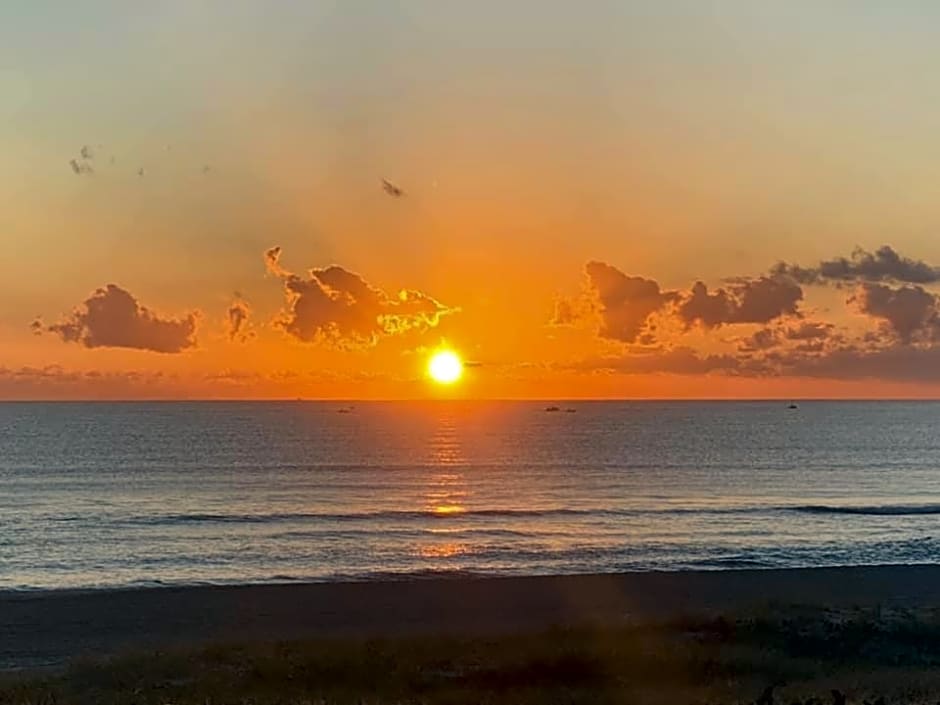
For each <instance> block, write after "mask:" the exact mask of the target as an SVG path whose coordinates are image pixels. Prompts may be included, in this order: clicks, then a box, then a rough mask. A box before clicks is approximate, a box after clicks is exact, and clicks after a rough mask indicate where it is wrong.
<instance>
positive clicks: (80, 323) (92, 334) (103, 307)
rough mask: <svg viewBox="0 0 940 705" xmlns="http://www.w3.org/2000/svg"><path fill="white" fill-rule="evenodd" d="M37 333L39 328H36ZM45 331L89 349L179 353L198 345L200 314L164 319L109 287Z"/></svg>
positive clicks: (113, 286) (116, 287) (116, 289)
mask: <svg viewBox="0 0 940 705" xmlns="http://www.w3.org/2000/svg"><path fill="white" fill-rule="evenodd" d="M34 330H35V326H34ZM45 330H46V331H47V332H50V333H54V334H56V335H58V336H59V337H60V338H61V339H62V340H64V341H65V342H67V343H79V344H81V345H84V346H85V347H86V348H102V347H113V348H133V349H136V350H150V351H152V352H160V353H178V352H182V351H183V350H187V349H189V348H192V347H194V346H195V345H196V314H195V313H189V314H187V315H185V316H184V317H182V318H161V317H160V316H158V315H157V314H156V313H154V312H153V311H151V310H150V309H148V308H146V307H144V306H141V305H140V304H139V303H138V302H137V299H135V298H134V297H133V296H132V295H131V294H130V293H129V292H127V291H125V290H124V289H122V288H121V287H119V286H115V285H114V284H108V286H107V287H105V288H104V289H98V290H97V291H95V293H93V294H92V295H91V296H90V297H88V299H86V300H85V301H84V302H83V303H82V304H81V305H80V306H79V307H78V308H76V309H75V310H74V311H73V312H72V313H71V314H70V315H68V316H66V317H65V318H64V319H63V320H61V321H60V322H59V323H54V324H52V325H49V326H46V327H45Z"/></svg>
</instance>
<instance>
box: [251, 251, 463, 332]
mask: <svg viewBox="0 0 940 705" xmlns="http://www.w3.org/2000/svg"><path fill="white" fill-rule="evenodd" d="M280 256H281V248H279V247H272V248H271V249H269V250H267V251H266V252H265V254H264V257H265V263H266V264H267V268H268V271H269V272H270V273H271V274H274V275H275V276H277V277H278V278H280V279H281V280H282V281H283V282H284V290H285V295H286V298H287V306H286V308H285V309H284V310H283V311H282V313H281V315H280V316H279V317H278V319H277V320H276V321H275V324H276V325H277V326H279V327H280V328H283V329H284V330H285V331H286V332H287V333H288V334H289V335H291V336H292V337H294V338H296V339H297V340H301V341H304V342H319V341H323V342H327V343H332V344H335V345H339V346H341V347H346V346H363V345H374V344H375V343H376V342H377V341H378V340H379V339H380V338H381V337H383V336H390V335H397V334H401V333H405V332H408V331H419V332H420V331H424V330H427V329H429V328H433V327H435V326H437V325H438V323H439V322H440V319H441V317H442V316H445V315H447V314H450V313H454V312H456V310H457V309H454V308H449V307H447V306H445V305H443V304H441V303H440V302H438V301H436V300H435V299H433V298H432V297H430V296H428V295H427V294H425V293H423V292H420V291H416V290H414V289H402V290H401V291H399V292H398V294H397V296H389V295H388V294H386V293H385V292H384V291H382V290H381V289H378V288H376V287H373V286H371V285H370V284H369V283H368V282H366V281H365V280H364V279H363V278H362V277H360V276H359V275H358V274H355V273H353V272H350V271H348V270H346V269H343V268H342V267H339V266H337V265H333V266H330V267H326V268H324V269H311V270H309V272H308V273H307V276H305V277H303V276H299V275H297V274H293V273H292V272H289V271H287V270H286V269H284V268H283V267H282V266H281V264H280Z"/></svg>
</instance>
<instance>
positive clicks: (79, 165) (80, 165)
mask: <svg viewBox="0 0 940 705" xmlns="http://www.w3.org/2000/svg"><path fill="white" fill-rule="evenodd" d="M69 166H70V167H72V173H73V174H75V175H76V176H81V175H82V174H94V173H95V170H94V169H93V168H92V167H91V164H88V163H87V162H85V161H79V160H78V159H69Z"/></svg>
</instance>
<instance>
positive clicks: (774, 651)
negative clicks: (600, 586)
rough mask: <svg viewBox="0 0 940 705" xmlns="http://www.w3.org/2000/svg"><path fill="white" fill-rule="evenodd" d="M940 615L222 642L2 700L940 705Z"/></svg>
mask: <svg viewBox="0 0 940 705" xmlns="http://www.w3.org/2000/svg"><path fill="white" fill-rule="evenodd" d="M938 666H940V619H938V615H937V614H936V613H933V612H923V611H922V612H919V613H917V614H914V613H904V612H897V613H891V614H884V613H881V612H873V611H864V610H858V611H852V612H841V613H832V612H826V611H820V610H813V611H805V610H804V611H801V610H796V609H792V608H790V609H780V610H776V611H765V612H764V613H762V614H757V615H739V616H736V617H727V618H716V619H707V620H693V619H686V620H679V621H674V622H671V623H668V624H653V625H638V626H623V627H616V628H609V629H596V628H592V629H582V630H556V631H549V632H542V633H538V634H526V635H515V636H502V637H491V638H484V637H474V638H458V637H436V638H433V637H422V638H392V639H379V640H313V641H293V642H279V643H251V644H214V645H210V646H201V647H191V648H182V647H181V648H179V649H176V650H172V651H163V652H153V653H130V654H124V655H120V656H116V657H111V658H107V659H100V660H83V661H79V662H75V663H73V664H71V665H70V666H69V667H68V668H67V669H65V670H63V671H61V672H56V673H46V674H18V675H8V676H6V677H5V678H3V679H0V703H2V704H7V703H9V704H13V703H16V704H18V705H20V704H22V705H25V704H26V703H29V704H36V705H38V704H52V703H55V704H56V705H59V704H63V703H96V704H99V703H100V704H102V705H107V704H110V703H140V704H142V705H146V704H151V703H152V704H154V705H158V704H159V705H163V704H165V703H180V704H183V703H194V704H195V703H198V705H207V704H208V703H213V704H220V703H239V704H245V703H255V704H258V705H261V704H268V703H271V704H273V703H284V704H287V703H296V704H299V703H350V704H353V703H355V704H356V705H358V704H359V703H374V704H375V705H379V704H385V703H388V704H392V703H427V704H428V705H430V704H437V703H448V704H453V705H463V704H470V703H474V704H476V703H488V704H492V705H500V704H502V703H513V704H517V703H518V704H520V705H525V704H527V703H565V704H579V703H585V704H587V703H591V704H597V705H603V704H605V703H611V704H613V703H639V704H642V703H650V704H659V703H663V704H665V703H689V704H690V705H691V704H694V703H701V704H702V705H705V704H712V705H717V704H719V703H745V702H752V701H754V700H755V699H757V698H758V696H759V695H760V694H761V693H762V691H763V690H764V689H765V688H766V687H767V686H775V691H774V696H775V698H776V703H778V704H782V705H792V704H793V703H799V704H800V705H805V703H806V702H807V700H808V699H815V702H820V703H830V702H833V700H832V696H831V695H830V691H831V689H834V688H836V689H838V690H840V691H842V692H844V693H845V695H846V696H847V702H848V703H859V704H860V705H862V704H863V703H864V702H865V701H869V702H875V701H876V699H877V698H878V697H879V696H881V697H884V698H885V699H886V701H887V702H889V703H900V702H922V703H927V702H930V703H934V702H936V701H937V699H938V698H937V696H938V695H940V668H938Z"/></svg>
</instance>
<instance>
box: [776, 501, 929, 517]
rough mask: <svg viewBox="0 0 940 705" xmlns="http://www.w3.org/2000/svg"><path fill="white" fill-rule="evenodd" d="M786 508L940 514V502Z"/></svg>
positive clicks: (818, 511)
mask: <svg viewBox="0 0 940 705" xmlns="http://www.w3.org/2000/svg"><path fill="white" fill-rule="evenodd" d="M785 509H788V510H789V511H793V512H799V513H802V514H859V515H864V516H908V515H911V516H914V515H919V514H940V504H875V505H846V504H832V505H829V504H805V505H801V506H793V507H785Z"/></svg>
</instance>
